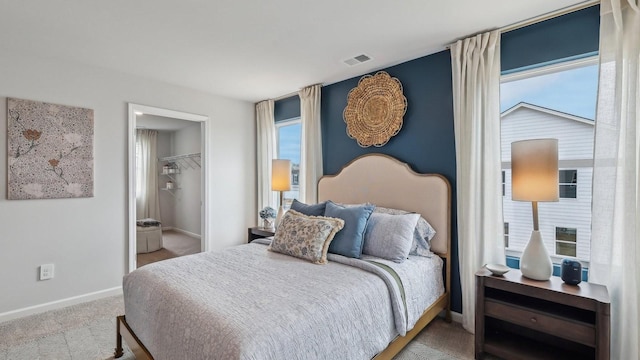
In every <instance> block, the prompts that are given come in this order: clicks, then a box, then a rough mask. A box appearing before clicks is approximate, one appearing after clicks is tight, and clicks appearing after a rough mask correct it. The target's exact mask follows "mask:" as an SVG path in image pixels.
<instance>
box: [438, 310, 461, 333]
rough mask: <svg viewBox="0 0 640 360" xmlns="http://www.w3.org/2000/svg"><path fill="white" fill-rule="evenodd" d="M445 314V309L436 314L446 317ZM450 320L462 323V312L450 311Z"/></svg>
mask: <svg viewBox="0 0 640 360" xmlns="http://www.w3.org/2000/svg"><path fill="white" fill-rule="evenodd" d="M445 315H446V313H445V311H444V310H442V311H441V312H440V314H439V315H438V316H440V317H441V318H446V316H445ZM451 321H453V322H457V323H459V324H462V314H461V313H459V312H455V311H451ZM465 331H466V330H465Z"/></svg>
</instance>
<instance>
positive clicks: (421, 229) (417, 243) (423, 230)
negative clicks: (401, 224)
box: [374, 206, 436, 257]
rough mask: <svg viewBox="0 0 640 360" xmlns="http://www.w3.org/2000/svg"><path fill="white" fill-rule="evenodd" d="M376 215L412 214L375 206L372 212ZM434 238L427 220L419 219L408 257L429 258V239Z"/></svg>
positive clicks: (434, 234)
mask: <svg viewBox="0 0 640 360" xmlns="http://www.w3.org/2000/svg"><path fill="white" fill-rule="evenodd" d="M374 212H376V213H382V214H390V215H404V214H412V213H411V212H409V211H405V210H399V209H390V208H385V207H381V206H377V207H376V209H375V210H374ZM434 236H436V230H435V229H434V228H433V227H432V226H431V224H429V222H427V220H426V219H425V218H423V217H421V218H420V219H419V220H418V223H417V224H416V228H415V230H414V232H413V245H411V251H410V252H409V255H418V256H424V257H431V255H432V254H433V253H432V252H431V243H430V241H431V239H433V237H434Z"/></svg>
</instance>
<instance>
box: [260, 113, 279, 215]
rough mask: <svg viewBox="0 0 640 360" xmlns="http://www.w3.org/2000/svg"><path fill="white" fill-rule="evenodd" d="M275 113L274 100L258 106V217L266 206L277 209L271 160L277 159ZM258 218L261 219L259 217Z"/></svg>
mask: <svg viewBox="0 0 640 360" xmlns="http://www.w3.org/2000/svg"><path fill="white" fill-rule="evenodd" d="M273 111H274V102H273V100H265V101H261V102H259V103H257V104H256V121H257V124H256V125H257V126H256V129H257V138H258V139H257V140H258V141H257V161H258V209H257V211H256V216H258V211H260V210H261V209H263V208H264V207H265V206H271V207H273V208H275V207H276V206H275V200H274V194H275V193H274V192H273V191H272V190H271V160H273V159H275V158H276V125H275V119H274V115H273ZM257 218H258V219H259V217H257ZM258 221H260V220H258Z"/></svg>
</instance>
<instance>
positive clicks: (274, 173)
mask: <svg viewBox="0 0 640 360" xmlns="http://www.w3.org/2000/svg"><path fill="white" fill-rule="evenodd" d="M271 190H273V191H279V192H280V207H279V208H278V216H276V223H275V226H276V227H278V225H279V224H280V219H282V215H283V214H284V207H283V205H284V192H285V191H289V190H291V160H282V159H273V160H272V163H271Z"/></svg>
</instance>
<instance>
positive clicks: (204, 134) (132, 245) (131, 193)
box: [127, 103, 211, 273]
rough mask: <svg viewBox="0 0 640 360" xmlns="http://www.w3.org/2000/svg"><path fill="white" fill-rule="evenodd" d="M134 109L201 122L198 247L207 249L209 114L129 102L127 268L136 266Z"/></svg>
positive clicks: (136, 111) (129, 270)
mask: <svg viewBox="0 0 640 360" xmlns="http://www.w3.org/2000/svg"><path fill="white" fill-rule="evenodd" d="M136 113H143V114H145V115H156V116H163V117H169V118H174V119H179V120H188V121H197V122H200V123H201V131H200V133H201V157H202V161H201V168H202V170H201V171H202V175H201V176H202V181H201V185H200V186H201V199H204V203H201V211H200V213H201V214H200V216H201V232H202V236H201V237H200V239H201V240H200V249H201V250H202V251H203V252H204V251H208V249H209V241H210V239H209V221H208V219H209V213H210V211H209V204H210V202H211V201H210V200H209V190H208V187H207V186H206V185H207V184H208V183H209V172H208V169H209V161H210V160H209V159H210V158H211V157H210V156H209V152H210V151H211V146H210V145H209V141H210V139H211V126H210V124H209V121H210V118H209V117H208V116H206V115H198V114H191V113H186V112H182V111H175V110H169V109H163V108H158V107H153V106H147V105H140V104H134V103H129V129H128V131H129V146H128V151H129V153H128V157H129V174H128V176H127V177H128V180H129V181H128V185H129V188H128V190H127V191H128V198H129V203H128V218H129V221H128V227H129V231H128V233H129V237H128V240H129V246H128V248H129V261H128V263H129V267H128V271H127V273H129V272H132V271H133V270H135V269H136V267H137V264H136V254H137V253H136V241H135V238H136V216H135V214H136V195H135V188H136V175H135V174H136V156H135V155H136V151H135V146H136V140H135V129H136Z"/></svg>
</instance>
